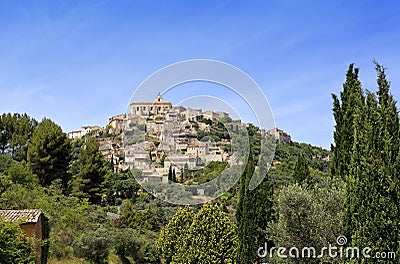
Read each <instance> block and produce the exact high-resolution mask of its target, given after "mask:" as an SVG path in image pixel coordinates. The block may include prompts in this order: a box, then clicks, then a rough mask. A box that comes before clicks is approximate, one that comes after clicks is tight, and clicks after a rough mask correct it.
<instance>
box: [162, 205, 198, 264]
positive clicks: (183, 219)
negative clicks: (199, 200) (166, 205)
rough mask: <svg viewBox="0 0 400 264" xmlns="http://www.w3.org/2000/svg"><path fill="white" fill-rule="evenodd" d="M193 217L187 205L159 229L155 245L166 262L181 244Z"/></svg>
mask: <svg viewBox="0 0 400 264" xmlns="http://www.w3.org/2000/svg"><path fill="white" fill-rule="evenodd" d="M193 218H194V213H193V210H192V209H191V208H190V207H189V206H186V207H183V208H181V209H179V210H178V211H177V212H176V214H175V215H174V216H173V217H172V219H171V220H170V221H169V222H168V224H167V225H166V226H165V227H164V228H163V229H162V230H161V231H160V235H159V237H158V240H157V247H158V248H159V250H160V253H161V257H162V258H163V259H164V260H165V262H166V263H167V264H169V263H171V261H172V257H173V256H174V255H175V254H176V252H177V250H178V247H180V246H182V245H183V239H184V238H185V237H186V235H187V233H188V231H189V228H190V226H191V225H192V223H193Z"/></svg>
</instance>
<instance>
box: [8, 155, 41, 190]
mask: <svg viewBox="0 0 400 264" xmlns="http://www.w3.org/2000/svg"><path fill="white" fill-rule="evenodd" d="M8 178H9V179H10V180H11V181H12V182H13V183H19V184H22V185H29V184H37V183H39V180H38V178H37V176H36V175H34V174H32V172H31V170H30V169H29V166H28V164H27V163H26V162H25V161H21V162H14V163H12V164H11V166H10V168H9V169H8Z"/></svg>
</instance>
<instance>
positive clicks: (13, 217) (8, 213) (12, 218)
mask: <svg viewBox="0 0 400 264" xmlns="http://www.w3.org/2000/svg"><path fill="white" fill-rule="evenodd" d="M41 214H42V211H40V210H0V217H1V218H2V217H4V220H5V221H6V222H17V221H25V222H26V223H36V222H38V221H39V217H40V215H41Z"/></svg>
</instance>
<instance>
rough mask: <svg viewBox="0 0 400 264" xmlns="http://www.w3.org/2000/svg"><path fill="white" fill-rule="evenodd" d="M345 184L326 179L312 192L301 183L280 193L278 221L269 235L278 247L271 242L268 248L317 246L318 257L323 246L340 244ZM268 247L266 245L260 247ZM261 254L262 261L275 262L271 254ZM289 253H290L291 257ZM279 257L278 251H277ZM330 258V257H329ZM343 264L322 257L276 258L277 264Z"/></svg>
mask: <svg viewBox="0 0 400 264" xmlns="http://www.w3.org/2000/svg"><path fill="white" fill-rule="evenodd" d="M344 191H345V190H344V183H343V181H342V180H341V179H330V178H324V179H322V180H321V181H320V182H319V183H317V184H316V187H315V188H313V189H308V188H306V187H305V186H301V185H299V184H296V183H295V184H291V185H289V186H287V187H284V188H282V189H281V190H280V192H279V194H278V196H277V199H276V203H275V204H274V208H275V212H276V214H277V218H276V220H275V221H274V222H273V223H270V226H269V229H268V233H269V235H270V237H271V238H272V239H273V241H274V243H275V244H274V245H273V244H270V243H269V242H268V243H267V246H268V249H271V247H272V246H275V247H276V248H278V247H285V248H287V249H289V248H291V247H296V248H298V249H300V252H299V256H301V249H302V248H304V247H314V248H315V249H316V254H317V255H318V254H319V253H320V252H321V249H322V248H323V247H326V246H327V245H329V244H331V245H334V244H335V243H336V238H337V237H338V236H339V235H341V232H340V228H339V225H338V224H337V223H338V222H340V221H341V219H342V215H343V209H342V206H343V196H344ZM260 246H264V245H260ZM268 249H267V252H263V251H261V252H260V254H264V255H265V259H264V261H262V262H268V261H271V258H269V257H270V256H269V255H270V251H269V250H268ZM287 253H288V252H286V254H287ZM275 254H276V251H275ZM326 257H329V256H326ZM323 260H327V261H329V263H340V262H341V261H342V259H339V258H338V259H336V260H335V259H333V258H328V259H320V258H289V259H282V258H279V257H278V256H276V255H274V256H273V258H272V261H271V262H273V263H321V262H322V261H323Z"/></svg>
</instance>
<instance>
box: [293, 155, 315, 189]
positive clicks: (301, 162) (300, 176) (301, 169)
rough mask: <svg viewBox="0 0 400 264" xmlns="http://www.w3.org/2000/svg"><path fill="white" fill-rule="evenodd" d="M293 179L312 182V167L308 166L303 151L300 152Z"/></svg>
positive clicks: (298, 181) (308, 183)
mask: <svg viewBox="0 0 400 264" xmlns="http://www.w3.org/2000/svg"><path fill="white" fill-rule="evenodd" d="M293 180H294V182H296V183H298V184H301V185H302V184H306V185H310V184H312V177H311V174H310V169H309V167H308V160H307V159H306V157H305V156H304V154H303V153H300V154H299V157H298V159H297V162H296V165H295V166H294V171H293Z"/></svg>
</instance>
